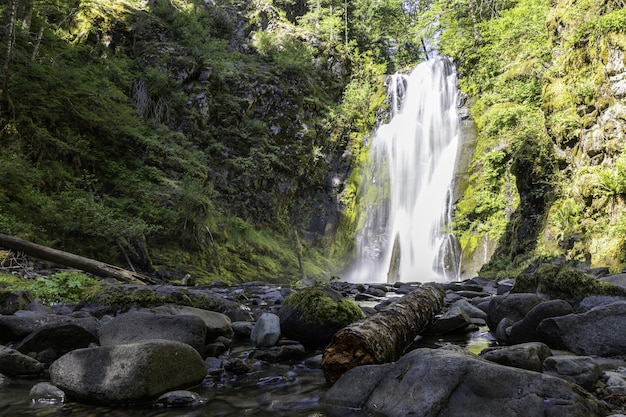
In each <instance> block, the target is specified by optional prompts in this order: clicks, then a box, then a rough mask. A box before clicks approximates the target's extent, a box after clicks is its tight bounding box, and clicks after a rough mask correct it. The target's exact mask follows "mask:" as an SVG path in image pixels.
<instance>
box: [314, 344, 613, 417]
mask: <svg viewBox="0 0 626 417" xmlns="http://www.w3.org/2000/svg"><path fill="white" fill-rule="evenodd" d="M323 402H324V403H325V404H327V405H328V406H329V412H330V413H331V415H332V416H341V415H346V412H347V411H348V409H350V408H352V409H354V408H360V409H363V411H364V412H365V413H366V414H367V413H372V414H375V415H384V416H386V417H401V416H402V417H405V416H409V415H414V416H428V417H444V416H448V417H449V416H464V417H491V416H493V417H518V416H550V417H595V416H604V415H605V414H606V413H605V410H604V409H603V407H602V405H601V404H600V403H599V402H598V400H596V399H595V398H594V397H592V396H591V395H590V394H589V393H587V392H586V391H585V390H583V389H582V388H581V387H579V386H577V385H574V384H571V383H569V382H567V381H565V380H562V379H559V378H555V377H551V376H547V375H544V374H541V373H538V372H532V371H527V370H523V369H516V368H509V367H506V366H502V365H497V364H494V363H491V362H488V361H485V360H483V359H480V358H479V357H477V356H475V355H471V354H468V353H465V352H462V351H458V350H447V349H436V350H433V349H417V350H414V351H412V352H410V353H409V354H407V355H406V356H404V357H403V358H402V359H400V360H399V361H398V362H395V363H389V364H384V365H368V366H359V367H356V368H354V369H352V370H350V371H348V372H347V373H345V374H344V375H343V376H341V378H339V380H338V381H337V382H336V383H335V385H333V386H332V387H331V388H330V389H329V390H328V392H327V393H326V394H325V396H324V399H323Z"/></svg>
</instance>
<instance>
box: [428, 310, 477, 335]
mask: <svg viewBox="0 0 626 417" xmlns="http://www.w3.org/2000/svg"><path fill="white" fill-rule="evenodd" d="M471 323H472V320H471V319H470V317H469V316H468V315H467V313H466V312H465V311H464V310H463V309H461V308H460V307H456V306H455V307H451V308H450V309H448V311H446V312H445V313H444V314H442V315H441V316H438V317H436V318H435V321H434V322H433V323H432V324H431V325H430V326H428V327H427V328H426V330H425V332H426V333H429V334H446V333H450V332H453V331H455V330H458V329H460V328H463V327H465V326H467V325H468V324H471Z"/></svg>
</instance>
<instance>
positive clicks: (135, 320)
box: [99, 311, 206, 352]
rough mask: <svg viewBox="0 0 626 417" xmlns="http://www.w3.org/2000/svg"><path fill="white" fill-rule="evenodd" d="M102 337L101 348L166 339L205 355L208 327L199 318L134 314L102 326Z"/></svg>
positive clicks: (141, 312) (125, 314) (115, 318)
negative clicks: (183, 344) (186, 345)
mask: <svg viewBox="0 0 626 417" xmlns="http://www.w3.org/2000/svg"><path fill="white" fill-rule="evenodd" d="M99 335H100V344H101V345H102V346H110V345H120V344H126V343H134V342H141V341H144V340H152V339H166V340H174V341H177V342H182V343H186V344H188V345H189V346H191V347H193V348H194V349H196V350H197V351H198V352H202V351H203V350H204V341H205V339H206V325H205V323H204V320H202V319H201V318H199V317H197V316H191V315H180V316H174V315H171V314H157V313H151V312H145V311H133V312H128V313H123V314H120V315H118V316H116V317H114V318H113V319H111V320H109V321H108V322H106V323H105V324H103V325H102V327H101V328H100V333H99Z"/></svg>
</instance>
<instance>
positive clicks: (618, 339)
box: [537, 301, 626, 356]
mask: <svg viewBox="0 0 626 417" xmlns="http://www.w3.org/2000/svg"><path fill="white" fill-rule="evenodd" d="M624 323H626V301H619V302H616V303H613V304H608V305H603V306H599V307H596V308H593V309H591V310H589V311H587V312H586V313H582V314H569V315H567V316H561V317H552V318H548V319H545V320H543V321H542V322H541V323H540V324H539V326H538V327H537V332H538V333H539V336H540V337H541V339H542V341H543V342H544V343H546V344H547V345H548V346H550V347H551V348H555V349H565V350H569V351H571V352H574V353H575V354H577V355H582V356H586V355H591V356H594V355H597V356H617V355H624V354H626V338H625V337H624Z"/></svg>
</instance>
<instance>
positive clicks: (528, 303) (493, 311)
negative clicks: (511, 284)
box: [486, 293, 546, 331]
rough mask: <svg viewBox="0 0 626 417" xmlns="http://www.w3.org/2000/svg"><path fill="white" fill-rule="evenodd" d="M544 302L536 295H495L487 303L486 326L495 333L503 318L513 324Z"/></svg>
mask: <svg viewBox="0 0 626 417" xmlns="http://www.w3.org/2000/svg"><path fill="white" fill-rule="evenodd" d="M544 301H546V300H545V299H544V298H543V297H541V296H539V295H537V294H530V293H522V294H506V295H497V296H495V297H493V298H492V299H491V301H489V305H488V306H487V311H486V313H487V325H488V326H489V328H490V329H491V330H492V331H495V330H496V328H497V327H498V324H499V323H500V321H501V320H502V319H504V318H507V319H509V320H510V321H511V322H513V323H515V322H518V321H520V320H522V319H523V318H524V317H526V314H528V312H529V311H530V310H532V308H533V307H535V306H536V305H537V304H540V303H542V302H544Z"/></svg>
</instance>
